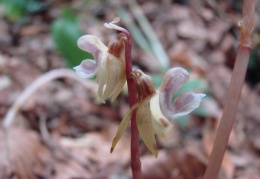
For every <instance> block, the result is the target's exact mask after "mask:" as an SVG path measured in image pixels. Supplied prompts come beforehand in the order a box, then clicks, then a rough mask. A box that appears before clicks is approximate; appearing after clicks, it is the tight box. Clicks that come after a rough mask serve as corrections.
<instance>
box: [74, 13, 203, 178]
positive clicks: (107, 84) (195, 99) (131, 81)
mask: <svg viewBox="0 0 260 179" xmlns="http://www.w3.org/2000/svg"><path fill="white" fill-rule="evenodd" d="M119 20H120V19H119V18H115V19H114V20H113V21H112V22H110V23H105V24H104V26H105V27H107V28H109V29H114V30H118V31H120V33H119V34H118V35H117V37H116V39H115V40H113V41H111V42H110V43H109V44H108V47H107V46H105V45H104V44H103V43H102V42H101V41H100V40H99V39H98V38H97V37H96V36H93V35H84V36H82V37H80V38H79V39H78V42H77V43H78V46H79V48H80V49H82V50H85V51H87V52H89V53H91V54H92V55H93V56H94V60H89V59H86V60H83V61H82V62H81V64H80V65H79V66H77V67H75V68H74V69H75V70H76V73H77V74H78V75H79V76H80V77H83V78H91V77H93V76H95V75H96V76H97V82H98V83H99V87H98V96H99V98H100V100H101V101H102V102H103V101H105V100H106V99H108V98H110V99H111V100H112V101H113V100H114V99H115V98H116V97H117V96H118V95H119V93H120V91H121V89H122V88H123V86H124V84H125V82H126V81H127V85H128V92H129V102H130V110H129V111H128V112H127V113H126V114H125V116H124V118H123V120H122V121H121V123H120V125H119V128H118V130H117V133H116V136H115V138H114V139H113V142H112V146H111V151H110V152H111V153H112V152H113V150H114V148H115V146H116V144H117V142H118V141H119V140H120V138H121V137H122V135H123V134H124V132H125V130H126V129H127V127H128V125H129V123H130V121H131V167H132V173H133V178H141V177H142V175H141V164H140V160H139V143H138V138H139V134H140V136H141V138H142V139H143V141H144V143H145V145H146V146H147V148H148V149H149V150H150V151H151V152H152V154H153V155H154V156H155V157H157V155H158V152H157V149H156V140H155V135H157V136H158V137H162V138H164V139H165V138H167V136H168V135H169V134H170V132H171V129H172V123H171V122H172V121H173V120H175V119H177V118H179V117H181V116H184V115H187V114H189V113H190V112H192V111H193V110H194V109H196V108H197V107H199V105H200V102H201V98H202V97H204V96H205V94H196V93H192V92H187V93H183V94H181V95H179V96H178V97H176V98H175V100H174V101H173V102H172V98H173V95H174V93H175V92H176V91H177V90H178V89H179V88H180V87H182V85H183V84H184V83H185V82H186V81H187V80H188V78H189V74H188V72H187V71H186V70H185V69H183V68H179V67H176V68H171V69H169V70H168V71H167V72H166V74H165V76H164V79H163V82H162V84H161V86H160V87H159V88H158V89H155V86H154V84H153V82H152V78H151V77H150V76H148V75H146V74H145V73H143V72H142V71H141V70H135V71H132V62H131V45H132V39H131V34H130V33H129V32H128V31H127V30H126V29H124V28H122V27H120V26H117V25H116V24H115V23H117V22H118V21H119Z"/></svg>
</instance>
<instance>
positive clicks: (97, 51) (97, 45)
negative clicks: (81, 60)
mask: <svg viewBox="0 0 260 179" xmlns="http://www.w3.org/2000/svg"><path fill="white" fill-rule="evenodd" d="M77 44H78V47H79V48H80V49H81V50H84V51H87V52H89V53H91V54H92V55H93V56H94V58H95V60H96V61H97V63H99V61H100V58H101V56H104V53H106V51H107V47H106V46H105V45H104V44H103V43H102V42H101V41H100V40H99V39H98V38H97V37H96V36H94V35H83V36H81V37H80V38H79V39H78V42H77Z"/></svg>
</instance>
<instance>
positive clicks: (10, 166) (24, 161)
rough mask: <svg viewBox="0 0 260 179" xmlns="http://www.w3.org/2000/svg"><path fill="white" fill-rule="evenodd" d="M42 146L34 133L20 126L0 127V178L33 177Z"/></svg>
mask: <svg viewBox="0 0 260 179" xmlns="http://www.w3.org/2000/svg"><path fill="white" fill-rule="evenodd" d="M42 149H43V146H42V145H41V143H40V139H39V137H38V135H36V133H34V132H32V131H29V130H26V129H22V128H8V129H3V128H2V129H0V161H1V162H0V178H13V177H14V176H16V177H17V178H19V179H29V178H35V175H36V173H37V171H38V170H39V168H41V163H40V160H39V159H40V158H39V157H40V156H39V154H40V152H41V151H42Z"/></svg>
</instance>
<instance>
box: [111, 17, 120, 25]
mask: <svg viewBox="0 0 260 179" xmlns="http://www.w3.org/2000/svg"><path fill="white" fill-rule="evenodd" d="M119 21H120V17H115V18H114V20H113V21H112V22H110V23H112V24H115V23H118V22H119Z"/></svg>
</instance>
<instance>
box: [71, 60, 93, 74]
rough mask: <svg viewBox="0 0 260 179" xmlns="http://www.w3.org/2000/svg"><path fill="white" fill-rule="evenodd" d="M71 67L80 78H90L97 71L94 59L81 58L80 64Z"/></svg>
mask: <svg viewBox="0 0 260 179" xmlns="http://www.w3.org/2000/svg"><path fill="white" fill-rule="evenodd" d="M73 69H75V70H76V73H77V75H79V76H80V77H81V78H92V77H93V76H95V75H96V73H97V64H96V62H95V61H94V60H83V61H82V62H81V64H80V65H78V66H76V67H74V68H73Z"/></svg>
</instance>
